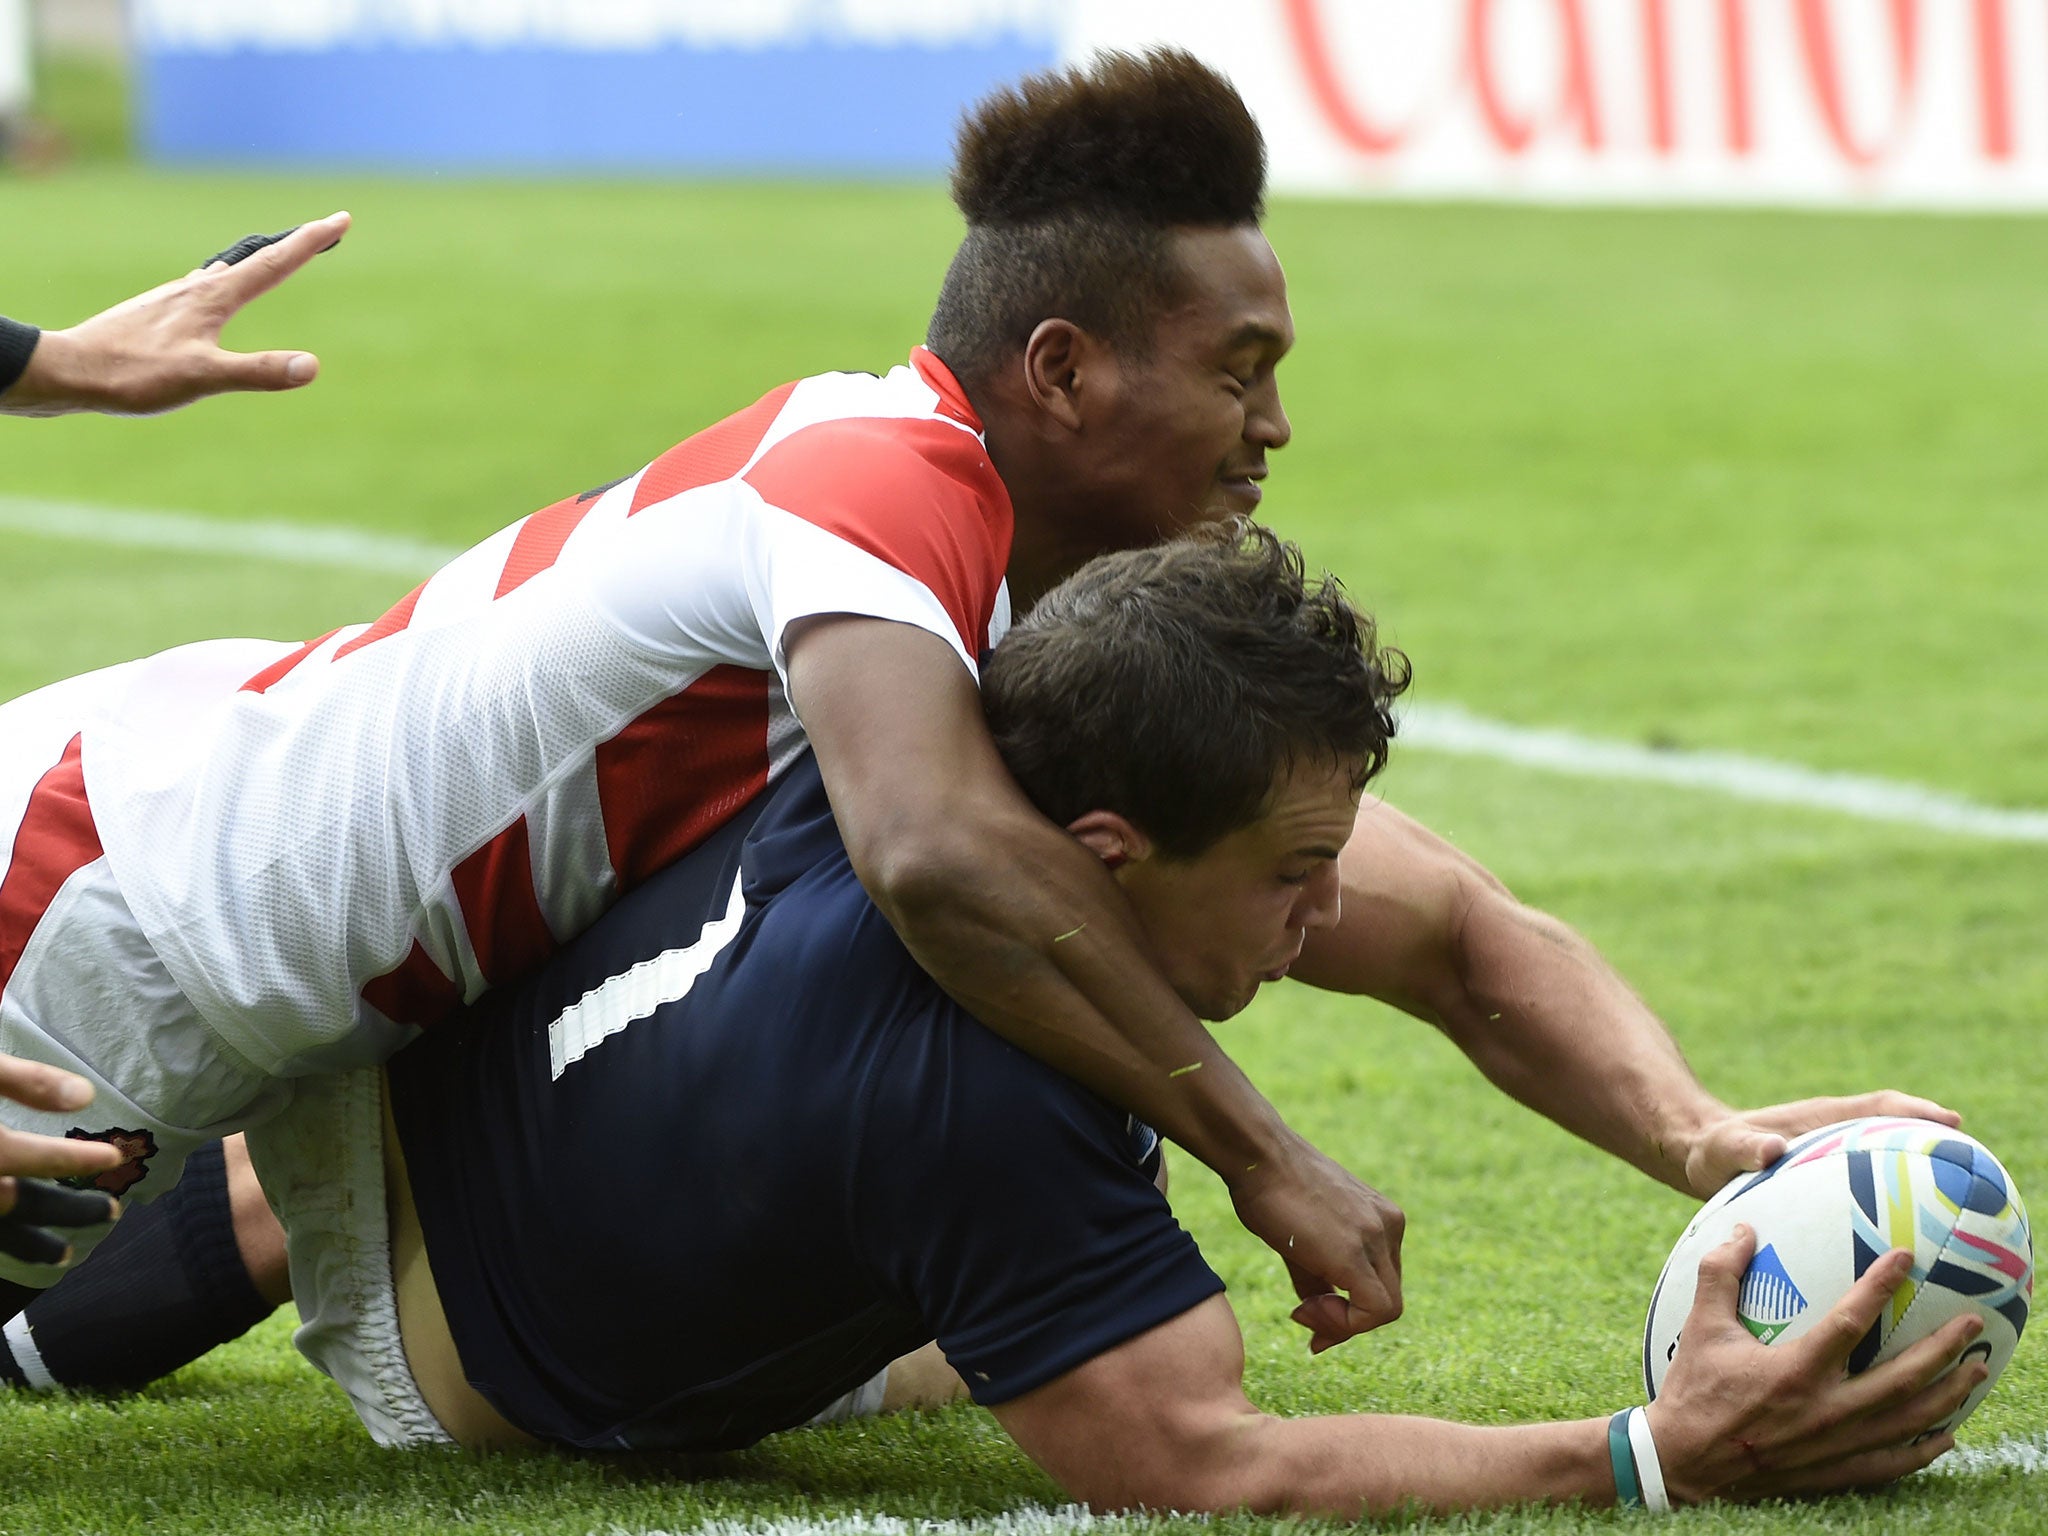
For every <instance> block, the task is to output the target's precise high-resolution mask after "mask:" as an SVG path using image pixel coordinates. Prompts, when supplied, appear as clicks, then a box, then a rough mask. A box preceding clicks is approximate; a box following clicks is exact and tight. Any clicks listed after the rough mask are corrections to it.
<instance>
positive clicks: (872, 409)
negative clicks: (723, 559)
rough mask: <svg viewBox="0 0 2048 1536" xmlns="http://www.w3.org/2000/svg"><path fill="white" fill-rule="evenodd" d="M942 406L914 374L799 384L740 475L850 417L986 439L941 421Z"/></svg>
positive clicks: (831, 376) (899, 371)
mask: <svg viewBox="0 0 2048 1536" xmlns="http://www.w3.org/2000/svg"><path fill="white" fill-rule="evenodd" d="M939 404H940V401H939V396H938V393H937V391H935V390H934V389H933V388H932V387H931V385H929V384H927V383H925V381H924V380H923V378H922V377H920V376H919V374H918V372H917V370H916V369H914V368H892V369H890V370H889V372H888V374H887V376H886V377H883V378H880V379H877V378H876V377H875V376H874V375H873V374H871V373H820V374H813V375H812V376H811V377H810V378H808V379H803V380H801V381H799V382H798V384H797V386H796V388H795V389H793V390H791V391H790V394H789V399H788V400H786V401H784V402H783V406H782V409H781V410H780V411H778V412H776V415H775V422H774V425H772V426H771V427H769V429H768V430H767V432H766V433H765V434H763V436H762V438H761V441H760V443H759V444H758V445H756V447H755V449H754V451H753V453H751V454H750V455H748V457H747V462H746V464H745V465H744V466H743V467H742V468H741V470H740V474H741V475H745V474H746V472H747V471H748V470H749V469H752V468H753V467H754V466H755V465H756V464H758V463H760V462H761V459H762V457H763V456H764V455H765V454H766V453H767V452H768V450H769V449H771V448H773V447H775V446H776V444H778V443H780V442H783V441H784V440H785V439H787V438H790V437H792V436H794V435H795V434H796V433H798V432H801V431H802V430H803V429H804V428H805V427H812V426H817V425H818V424H819V423H821V422H827V421H843V420H845V419H846V418H847V417H850V416H859V417H865V418H868V419H873V418H876V417H898V418H903V419H916V420H929V421H943V422H945V423H946V425H948V426H950V427H956V428H958V429H959V430H960V431H962V432H965V433H966V434H967V435H968V436H969V437H979V436H980V435H981V434H980V433H979V432H976V431H975V430H974V428H972V427H970V426H968V425H967V424H966V423H965V422H961V421H955V420H954V419H953V418H952V417H950V416H944V415H940V414H939V411H938V407H939Z"/></svg>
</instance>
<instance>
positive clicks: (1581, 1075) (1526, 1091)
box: [1430, 892, 1728, 1189]
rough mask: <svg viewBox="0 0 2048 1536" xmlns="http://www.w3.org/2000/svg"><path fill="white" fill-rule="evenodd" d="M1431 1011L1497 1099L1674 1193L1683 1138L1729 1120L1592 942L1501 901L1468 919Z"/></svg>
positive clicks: (1682, 1177)
mask: <svg viewBox="0 0 2048 1536" xmlns="http://www.w3.org/2000/svg"><path fill="white" fill-rule="evenodd" d="M1430 1012H1431V1015H1432V1016H1433V1019H1434V1022H1435V1023H1437V1024H1438V1026H1439V1027H1441V1028H1442V1029H1443V1031H1444V1032H1445V1033H1446V1034H1447V1035H1449V1036H1450V1038H1451V1039H1452V1040H1453V1041H1455V1042H1456V1043H1457V1045H1458V1046H1459V1048H1460V1049H1461V1050H1463V1051H1464V1052H1465V1054H1466V1055H1467V1056H1469V1057H1470V1058H1471V1059H1472V1062H1473V1064H1474V1065H1475V1066H1477V1067H1478V1068H1479V1069H1480V1071H1482V1072H1483V1073H1485V1074H1486V1076H1487V1078H1488V1079H1489V1080H1491V1081H1492V1082H1493V1083H1494V1084H1496V1085H1497V1086H1498V1087H1500V1088H1501V1089H1502V1090H1503V1091H1504V1092H1506V1093H1509V1094H1511V1095H1513V1096H1514V1097H1515V1098H1516V1099H1518V1100H1520V1101H1521V1102H1522V1103H1524V1104H1526V1105H1528V1106H1529V1107H1530V1108H1531V1109H1533V1110H1535V1111H1537V1112H1538V1113H1539V1114H1542V1115H1545V1116H1547V1117H1548V1118H1549V1119H1551V1120H1554V1121H1555V1122H1557V1124H1559V1125H1561V1126H1563V1127H1564V1128H1565V1129H1566V1130H1568V1131H1571V1132H1573V1133H1574V1134H1575V1135H1578V1136H1581V1137H1583V1138H1584V1139H1585V1140H1587V1141H1589V1142H1591V1143H1592V1144H1593V1145H1595V1146H1597V1147H1601V1148H1603V1149H1605V1150H1606V1151H1609V1152H1612V1153H1613V1154H1614V1155H1615V1156H1617V1157H1620V1158H1622V1159H1623V1160H1624V1161H1626V1162H1629V1163H1631V1164H1633V1165H1634V1166H1636V1167H1637V1168H1640V1169H1642V1170H1643V1172H1645V1173H1647V1174H1649V1175H1650V1176H1651V1177H1652V1178H1656V1179H1659V1180H1662V1181H1663V1182H1665V1183H1667V1184H1670V1185H1672V1186H1673V1187H1674V1188H1677V1189H1685V1188H1687V1184H1686V1169H1685V1159H1686V1153H1687V1149H1688V1148H1689V1146H1690V1145H1691V1139H1692V1138H1693V1137H1694V1136H1695V1135H1696V1134H1697V1133H1698V1131H1699V1130H1700V1129H1701V1128H1702V1127H1703V1126H1705V1125H1706V1124H1708V1123H1709V1122H1711V1121H1713V1120H1716V1119H1718V1118H1720V1117H1721V1116H1724V1115H1726V1114H1727V1113H1728V1109H1727V1107H1726V1106H1725V1105H1723V1104H1722V1103H1720V1101H1719V1100H1717V1099H1715V1098H1714V1097H1713V1096H1712V1095H1711V1094H1709V1093H1708V1092H1707V1091H1706V1089H1705V1088H1704V1087H1702V1086H1701V1084H1700V1082H1699V1079H1698V1078H1697V1077H1696V1076H1694V1074H1693V1071H1692V1069H1691V1067H1690V1066H1688V1065H1687V1064H1686V1060H1685V1057H1684V1055H1683V1054H1682V1053H1681V1052H1680V1051H1679V1049H1678V1045H1677V1042H1675V1041H1674V1040H1673V1039H1672V1038H1671V1034H1670V1032H1669V1031H1668V1030H1666V1029H1665V1027H1664V1025H1663V1024H1662V1023H1661V1022H1660V1021H1659V1020H1658V1018H1657V1016H1656V1015H1655V1014H1653V1013H1652V1012H1651V1011H1650V1010H1649V1009H1648V1008H1647V1007H1646V1006H1645V1005H1644V1004H1643V1002H1642V1000H1641V999H1640V998H1638V997H1637V996H1636V995H1635V993H1634V992H1633V991H1632V990H1631V989H1630V988H1629V986H1628V984H1627V983H1626V982H1624V981H1623V980H1622V979H1621V977H1620V976H1619V975H1618V974H1616V972H1615V971H1614V969H1613V967H1611V966H1610V965H1608V964H1607V962H1606V961H1605V960H1603V959H1602V958H1601V957H1600V954H1599V952H1598V951H1597V950H1595V949H1594V948H1593V946H1592V945H1591V944H1590V943H1588V942H1587V941H1586V940H1585V939H1584V938H1583V937H1581V936H1580V935H1579V934H1577V933H1575V932H1573V931H1572V930H1571V929H1570V928H1568V927H1566V926H1565V925H1564V924H1563V923H1560V922H1558V921H1557V920H1555V919H1554V918H1550V917H1547V916H1545V915H1544V914H1542V913H1539V912H1535V911H1533V910H1531V909H1530V908H1527V907H1524V906H1522V905H1521V904H1520V903H1518V902H1516V901H1515V900H1514V899H1513V898H1512V897H1510V896H1508V895H1506V894H1505V893H1504V892H1502V893H1498V894H1489V895H1488V896H1487V897H1485V898H1483V899H1481V900H1479V901H1476V902H1474V903H1473V904H1472V906H1471V908H1470V910H1469V911H1468V912H1467V914H1466V917H1465V921H1464V922H1463V923H1462V924H1461V925H1460V930H1459V936H1458V944H1457V963H1456V965H1455V967H1454V969H1453V970H1452V972H1451V975H1450V979H1449V981H1448V983H1447V984H1446V985H1444V986H1442V987H1440V988H1439V989H1438V991H1437V993H1436V995H1435V997H1434V998H1433V999H1432V1006H1431V1009H1430Z"/></svg>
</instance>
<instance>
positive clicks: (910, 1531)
mask: <svg viewBox="0 0 2048 1536" xmlns="http://www.w3.org/2000/svg"><path fill="white" fill-rule="evenodd" d="M1174 1518H1178V1519H1186V1518H1188V1517H1187V1516H1184V1515H1183V1516H1177V1517H1174ZM1159 1519H1160V1517H1158V1516H1149V1517H1147V1516H1137V1517H1133V1516H1126V1515H1097V1514H1091V1513H1090V1512H1089V1511H1088V1510H1086V1509H1084V1508H1082V1506H1080V1505H1079V1504H1066V1505H1062V1506H1060V1507H1059V1508H1057V1509H1048V1508H1046V1507H1045V1506H1043V1505H1038V1504H1027V1505H1025V1506H1024V1507H1023V1508H1022V1509H1012V1510H1005V1511H1004V1512H1003V1513H1002V1514H999V1515H985V1516H982V1517H981V1518H979V1519H974V1520H917V1519H909V1520H907V1519H904V1518H902V1517H901V1516H898V1515H867V1514H861V1515H833V1516H828V1517H825V1518H818V1517H816V1516H805V1515H784V1516H782V1517H780V1518H777V1519H771V1520H707V1521H706V1522H705V1523H704V1524H702V1525H694V1526H691V1527H689V1528H688V1529H687V1530H683V1529H682V1528H677V1529H675V1530H658V1531H629V1530H627V1528H626V1527H624V1526H613V1527H612V1529H611V1532H610V1533H609V1536H1082V1533H1086V1532H1093V1533H1097V1536H1118V1533H1125V1532H1133V1533H1135V1532H1139V1531H1145V1530H1152V1529H1156V1528H1157V1526H1158V1524H1159Z"/></svg>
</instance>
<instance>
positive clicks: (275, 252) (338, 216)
mask: <svg viewBox="0 0 2048 1536" xmlns="http://www.w3.org/2000/svg"><path fill="white" fill-rule="evenodd" d="M348 226H349V216H348V215H347V214H346V213H331V214H329V215H328V216H327V217H326V218H324V219H316V220H314V221H313V222H312V223H311V224H301V225H300V226H299V227H298V228H297V229H295V230H292V231H291V232H290V233H289V234H287V235H285V236H283V237H282V238H281V239H276V240H275V241H274V242H268V243H265V244H263V245H262V247H261V248H260V249H257V250H255V251H253V252H250V253H245V256H244V258H243V259H241V260H240V261H239V262H237V263H236V264H234V265H231V266H229V267H228V268H226V269H225V270H224V271H220V272H218V273H217V274H216V275H215V277H214V279H213V280H214V281H215V282H218V283H219V284H221V286H222V289H223V291H224V292H225V293H226V294H227V296H228V297H229V299H230V302H232V303H233V304H234V305H235V306H236V307H238V308H239V307H240V306H241V305H244V304H246V303H248V302H249V301H250V300H251V299H253V298H255V297H257V296H258V295H259V294H264V293H268V292H269V291H270V290H271V289H273V288H275V287H276V286H277V285H278V284H279V283H281V282H283V281H284V280H285V279H286V278H288V277H290V276H291V275H292V274H293V273H294V272H296V271H298V270H299V268H301V267H303V266H304V265H305V264H306V263H307V262H309V261H311V260H312V259H313V258H314V257H315V256H317V255H319V254H320V253H321V252H322V251H324V250H327V249H329V248H331V247H332V246H333V245H334V243H335V242H336V241H338V240H339V239H340V238H341V237H342V235H343V234H344V233H345V232H346V231H347V229H348ZM250 238H251V239H266V240H267V237H262V236H251V237H250ZM247 243H248V241H247V240H244V241H241V242H238V243H237V244H236V245H233V246H230V247H229V248H228V249H227V250H225V251H223V252H221V254H220V256H219V257H217V258H215V259H216V260H233V253H234V252H235V251H237V250H239V249H240V248H241V246H242V245H246V244H247Z"/></svg>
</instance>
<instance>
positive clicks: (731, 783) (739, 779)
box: [597, 666, 770, 895]
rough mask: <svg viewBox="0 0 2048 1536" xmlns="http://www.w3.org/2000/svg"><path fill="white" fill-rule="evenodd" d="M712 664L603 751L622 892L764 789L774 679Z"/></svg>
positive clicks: (609, 838)
mask: <svg viewBox="0 0 2048 1536" xmlns="http://www.w3.org/2000/svg"><path fill="white" fill-rule="evenodd" d="M769 677H770V674H769V673H766V672H756V671H754V670H752V669H751V668H748V667H730V666H728V667H713V668H712V669H711V670H710V671H709V672H706V673H705V674H704V675H703V676H702V677H700V678H698V679H697V681H696V682H694V683H692V684H690V686H689V687H688V688H686V689H685V690H684V691H683V692H681V693H678V694H676V695H674V696H673V697H670V698H667V699H664V700H663V701H662V702H661V703H659V704H657V705H655V706H654V708H652V709H650V710H648V711H647V713H646V714H644V715H642V716H640V718H639V719H637V720H635V721H633V722H632V723H631V724H630V725H628V726H627V727H626V728H625V729H624V730H623V731H620V732H619V734H618V735H616V736H614V737H613V738H612V739H611V740H610V741H606V742H601V743H599V745H598V748H597V800H598V806H599V808H600V810H601V812H602V814H603V816H604V840H605V845H606V847H608V848H609V849H610V850H611V856H612V870H613V872H614V873H615V874H616V875H617V876H618V882H619V884H618V891H619V894H620V895H624V894H625V893H626V892H627V891H629V890H631V889H632V888H633V887H634V886H636V885H638V884H640V882H641V881H643V880H645V879H646V878H647V877H648V876H650V875H652V874H654V873H655V872H656V871H658V870H661V869H664V868H666V867H667V866H668V865H670V864H673V863H674V862H675V861H676V860H677V859H679V858H681V857H682V856H683V855H684V854H686V853H688V852H689V851H690V850H691V849H692V848H694V847H696V846H697V845H698V844H699V843H701V842H702V841H703V840H704V839H705V838H706V837H708V836H710V835H711V833H712V832H714V831H716V830H717V829H718V828H719V827H720V826H722V825H724V823H725V822H726V821H728V820H729V819H730V818H731V817H732V815H733V813H734V812H736V811H738V810H739V808H740V807H741V806H743V805H745V804H746V803H747V802H748V801H749V800H752V799H753V798H754V796H756V795H758V794H759V793H760V792H761V791H762V790H763V789H764V788H766V787H767V784H768V680H769Z"/></svg>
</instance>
